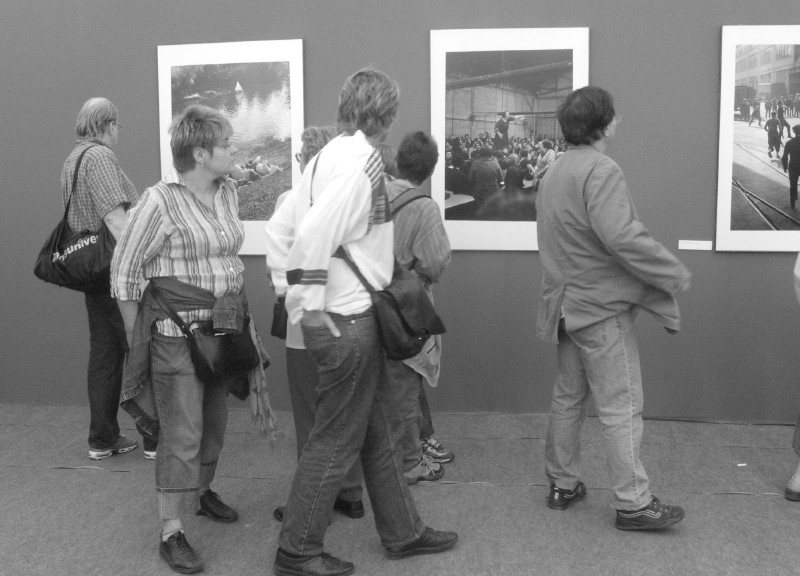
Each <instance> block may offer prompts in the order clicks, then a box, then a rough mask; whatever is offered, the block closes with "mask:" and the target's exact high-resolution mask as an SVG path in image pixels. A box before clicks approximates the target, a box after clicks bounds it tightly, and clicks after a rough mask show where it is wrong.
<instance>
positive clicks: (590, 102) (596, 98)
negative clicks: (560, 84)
mask: <svg viewBox="0 0 800 576" xmlns="http://www.w3.org/2000/svg"><path fill="white" fill-rule="evenodd" d="M615 113H616V112H615V111H614V97H613V96H611V94H610V93H608V92H607V91H605V90H603V89H602V88H598V87H597V86H584V87H583V88H578V89H577V90H575V91H574V92H572V93H570V94H569V95H568V96H567V97H566V99H564V102H563V103H562V104H561V106H559V107H558V112H557V116H558V123H559V125H560V126H561V132H563V134H564V140H566V141H567V142H569V143H570V144H573V145H575V146H577V145H579V144H591V143H592V142H595V141H597V140H600V139H601V138H602V137H603V130H605V129H606V127H607V126H608V125H609V124H611V122H612V121H613V120H614V115H615Z"/></svg>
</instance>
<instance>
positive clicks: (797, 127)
mask: <svg viewBox="0 0 800 576" xmlns="http://www.w3.org/2000/svg"><path fill="white" fill-rule="evenodd" d="M792 132H794V133H795V134H797V135H798V136H800V124H795V125H794V126H792Z"/></svg>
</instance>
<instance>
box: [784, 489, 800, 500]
mask: <svg viewBox="0 0 800 576" xmlns="http://www.w3.org/2000/svg"><path fill="white" fill-rule="evenodd" d="M783 497H784V498H786V499H787V500H791V501H792V502H800V492H795V491H794V490H789V489H788V488H787V489H786V490H784V491H783Z"/></svg>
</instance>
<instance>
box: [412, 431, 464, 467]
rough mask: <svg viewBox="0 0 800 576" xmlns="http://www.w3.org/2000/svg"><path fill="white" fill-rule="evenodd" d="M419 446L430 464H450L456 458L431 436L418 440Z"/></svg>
mask: <svg viewBox="0 0 800 576" xmlns="http://www.w3.org/2000/svg"><path fill="white" fill-rule="evenodd" d="M419 445H420V446H421V447H422V453H423V454H425V456H427V457H428V458H429V459H430V461H431V462H436V463H438V464H447V463H448V462H452V461H453V460H454V459H455V457H456V455H455V454H453V453H452V452H451V451H450V450H447V449H446V448H445V447H444V446H442V445H441V444H440V443H439V442H438V441H437V440H436V438H434V437H433V436H431V437H430V438H425V439H424V440H420V441H419Z"/></svg>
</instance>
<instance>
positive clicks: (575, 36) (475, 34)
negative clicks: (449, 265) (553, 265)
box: [431, 28, 589, 250]
mask: <svg viewBox="0 0 800 576" xmlns="http://www.w3.org/2000/svg"><path fill="white" fill-rule="evenodd" d="M476 47H477V48H476ZM525 51H530V52H537V53H539V54H530V60H531V64H532V66H530V69H532V70H536V69H546V67H547V62H546V60H548V58H550V55H553V58H550V59H554V60H557V61H558V62H553V63H552V64H550V66H551V67H553V66H556V65H561V64H563V62H564V53H563V52H559V51H569V53H570V55H571V59H570V65H569V71H568V73H571V77H572V78H571V86H570V87H569V89H568V90H566V89H564V87H563V83H561V84H559V82H558V81H557V82H556V90H557V92H558V98H560V99H562V100H563V98H564V97H566V95H567V94H568V93H569V92H570V91H572V90H575V89H577V88H580V87H582V86H586V85H587V84H588V83H589V29H588V28H510V29H472V30H431V133H432V134H433V136H434V138H436V141H437V142H438V144H439V147H440V161H439V163H438V165H437V167H436V170H435V172H434V174H433V176H432V178H431V194H432V197H433V199H434V200H436V201H437V202H438V204H439V206H440V208H441V212H442V218H443V219H444V223H445V227H446V229H447V234H448V236H449V238H450V243H451V245H452V247H453V248H454V249H456V250H538V242H537V239H536V222H535V221H480V220H459V219H453V218H448V209H449V208H448V206H447V205H448V203H450V202H449V198H447V197H446V196H449V194H446V192H445V170H446V169H447V168H446V166H445V162H444V158H445V144H446V141H447V139H448V137H450V136H451V134H449V133H448V132H449V131H448V126H447V124H448V119H447V109H448V103H447V99H448V88H447V84H448V69H447V66H448V54H457V53H475V54H480V53H485V52H489V53H508V54H510V55H511V56H513V57H515V59H516V60H520V59H525V58H526V57H527V56H526V54H525ZM512 53H514V54H512ZM463 56H464V57H466V58H469V54H463ZM537 56H542V58H543V59H544V60H545V62H544V63H540V60H541V59H540V58H536V57H537ZM456 59H457V58H456V57H454V58H452V59H451V60H453V61H455V60H456ZM537 64H538V65H537ZM522 70H523V69H520V73H522ZM533 73H534V72H532V74H533ZM566 73H567V71H565V70H562V71H561V72H560V73H559V74H560V75H563V74H566ZM476 81H477V80H476ZM451 85H452V82H451ZM559 85H561V88H559ZM535 99H536V100H538V96H536V98H535ZM552 100H553V98H552V97H551V98H550V99H549V101H548V105H549V106H550V107H549V108H548V110H547V111H546V113H547V117H548V118H547V121H548V122H549V123H550V124H552V125H555V123H556V121H555V104H554V102H553V101H552ZM503 105H504V103H503V104H500V105H499V106H497V110H496V111H489V112H487V113H486V114H489V115H490V114H492V113H496V112H499V111H500V110H505V108H503ZM451 106H454V105H451ZM533 108H534V105H533V104H532V105H531V110H532V111H533ZM538 113H539V111H538V110H537V111H533V112H532V114H531V118H532V119H533V118H536V114H538ZM470 117H472V115H471V116H470ZM484 123H488V120H485V121H484ZM451 124H452V123H451ZM528 126H532V124H529V125H528ZM456 132H457V130H456ZM457 135H459V136H460V135H461V134H457ZM473 136H474V135H473ZM454 196H455V195H454ZM459 196H464V195H459ZM452 197H453V196H451V198H452ZM453 199H454V200H456V201H461V200H463V201H466V202H469V201H470V199H469V198H468V197H464V198H458V199H456V198H453ZM452 204H454V203H451V207H455V206H452Z"/></svg>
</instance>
